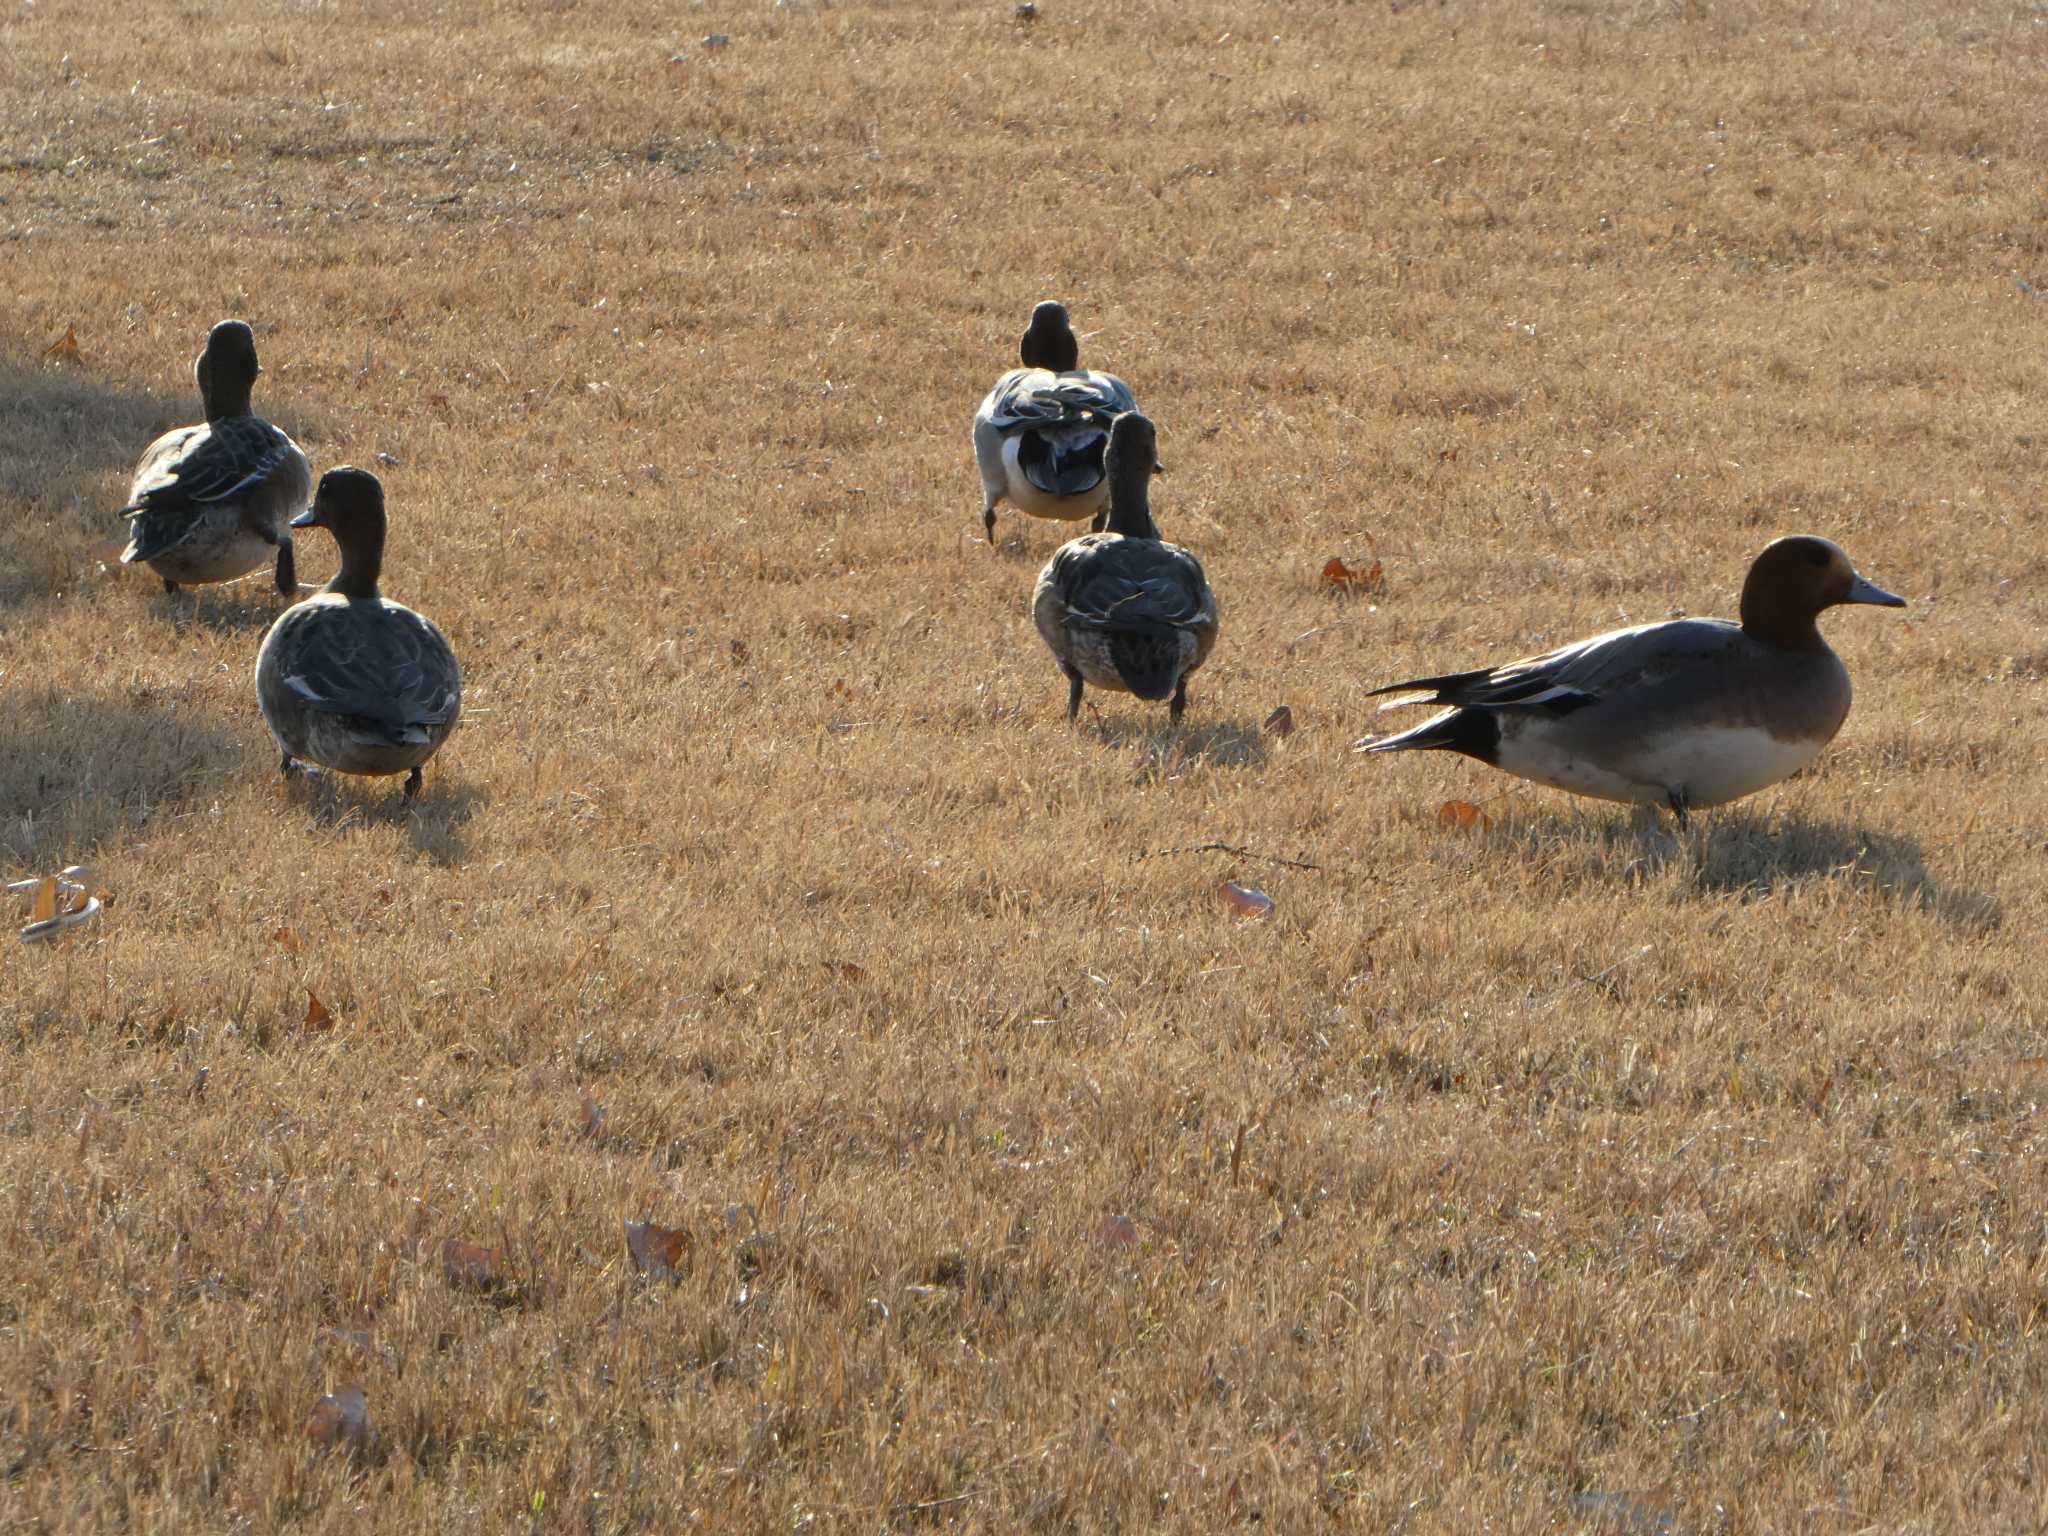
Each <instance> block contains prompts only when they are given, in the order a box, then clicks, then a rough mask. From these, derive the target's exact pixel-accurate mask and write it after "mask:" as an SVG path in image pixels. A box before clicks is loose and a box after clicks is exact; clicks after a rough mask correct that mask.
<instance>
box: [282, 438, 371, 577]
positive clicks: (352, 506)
mask: <svg viewBox="0 0 2048 1536" xmlns="http://www.w3.org/2000/svg"><path fill="white" fill-rule="evenodd" d="M292 526H293V527H294V528H325V529H326V530H328V532H330V533H332V534H333V535H334V542H335V543H336V544H337V545H339V546H340V547H341V574H340V575H338V576H336V577H335V578H334V580H333V581H331V582H329V583H328V584H327V590H328V591H330V592H340V593H343V594H345V595H347V596H350V597H375V596H376V595H377V575H378V572H379V571H380V570H381V569H382V567H383V564H384V527H385V524H384V486H383V483H382V482H381V481H379V480H378V478H377V477H376V476H375V475H373V474H371V473H370V472H369V471H368V470H367V469H357V468H356V467H355V466H354V465H353V464H344V465H341V466H340V467H339V468H337V469H330V470H329V471H327V473H326V474H324V475H322V476H321V477H320V488H319V489H318V490H316V491H315V492H314V493H313V505H312V506H310V507H308V508H307V509H306V510H305V511H303V512H301V513H300V514H299V515H298V516H297V517H295V518H293V519H292Z"/></svg>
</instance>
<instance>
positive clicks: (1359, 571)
mask: <svg viewBox="0 0 2048 1536" xmlns="http://www.w3.org/2000/svg"><path fill="white" fill-rule="evenodd" d="M1386 584H1387V573H1386V569H1385V568H1384V567H1383V566H1382V565H1381V564H1380V562H1379V560H1378V558H1377V557H1375V558H1374V560H1373V562H1372V564H1371V565H1361V566H1351V565H1346V564H1345V563H1344V557H1343V556H1342V555H1332V556H1331V557H1330V559H1329V561H1328V563H1327V564H1325V565H1324V566H1323V585H1324V586H1326V587H1328V588H1329V589H1330V590H1331V591H1333V592H1353V593H1357V592H1379V591H1382V590H1384V589H1385V587H1386Z"/></svg>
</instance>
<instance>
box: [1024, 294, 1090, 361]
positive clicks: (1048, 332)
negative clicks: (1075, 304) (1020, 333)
mask: <svg viewBox="0 0 2048 1536" xmlns="http://www.w3.org/2000/svg"><path fill="white" fill-rule="evenodd" d="M1017 355H1018V357H1019V358H1021V359H1022V360H1023V363H1024V366H1025V367H1026V368H1050V369H1051V370H1052V371H1053V372H1054V373H1071V372H1073V371H1074V369H1076V368H1078V367H1080V366H1081V343H1080V342H1078V341H1076V340H1075V339H1074V328H1073V326H1072V325H1070V324H1068V323H1067V306H1066V305H1064V304H1057V303H1055V302H1053V301H1052V300H1051V299H1047V300H1046V301H1045V302H1044V303H1042V304H1040V305H1039V306H1038V307H1037V308H1036V309H1034V310H1032V311H1031V328H1030V329H1029V330H1027V331H1026V332H1025V333H1024V340H1023V341H1022V342H1021V343H1020V344H1019V345H1018V348H1017Z"/></svg>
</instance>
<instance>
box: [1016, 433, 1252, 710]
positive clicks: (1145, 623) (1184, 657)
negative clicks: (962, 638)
mask: <svg viewBox="0 0 2048 1536" xmlns="http://www.w3.org/2000/svg"><path fill="white" fill-rule="evenodd" d="M1156 441H1157V438H1156V434H1155V433H1154V431H1153V428H1152V423H1151V422H1149V421H1147V420H1146V419H1145V418H1144V417H1143V416H1140V415H1137V414H1136V413H1135V412H1133V413H1131V414H1129V415H1125V416H1120V417H1118V418H1117V422H1116V425H1115V427H1114V428H1113V429H1112V431H1111V435H1110V441H1109V451H1108V477H1109V485H1110V497H1109V530H1108V531H1107V532H1105V533H1084V534H1083V535H1081V537H1080V538H1078V539H1073V540H1071V541H1069V542H1068V543H1066V544H1063V545H1061V546H1060V548H1059V549H1058V550H1057V551H1056V552H1055V553H1054V554H1053V557H1052V559H1051V560H1049V561H1047V562H1046V566H1045V569H1044V570H1043V571H1042V572H1040V574H1039V577H1038V586H1037V589H1036V591H1034V592H1033V594H1032V599H1031V618H1032V622H1033V624H1034V625H1036V627H1037V629H1038V633H1039V634H1040V636H1041V637H1043V638H1044V640H1045V643H1046V645H1047V647H1048V648H1050V649H1051V651H1052V654H1053V658H1054V659H1055V660H1056V661H1058V662H1059V664H1060V670H1061V671H1062V672H1063V673H1065V674H1066V678H1067V682H1068V684H1069V689H1068V695H1067V718H1068V719H1069V720H1072V719H1073V718H1074V716H1075V715H1076V714H1077V713H1078V712H1079V710H1080V708H1081V688H1082V685H1083V684H1084V683H1093V684H1095V686H1096V687H1098V688H1112V689H1115V690H1117V691H1119V692H1122V693H1129V694H1134V695H1135V696H1137V697H1138V698H1141V699H1171V700H1172V701H1173V706H1172V716H1173V718H1174V719H1175V720H1178V719H1180V716H1181V711H1182V710H1184V709H1185V708H1186V707H1187V680H1188V677H1189V675H1190V674H1191V673H1193V672H1194V670H1195V669H1196V668H1197V667H1199V666H1201V665H1202V663H1203V662H1205V661H1207V660H1208V659H1209V652H1210V651H1211V650H1212V649H1214V647H1215V644H1216V633H1217V629H1218V625H1219V622H1220V610H1219V609H1218V606H1217V602H1216V594H1215V593H1214V592H1213V591H1211V590H1210V588H1209V580H1208V577H1207V576H1206V575H1204V574H1203V571H1202V563H1201V561H1199V560H1197V559H1196V558H1195V557H1194V556H1193V555H1192V554H1190V553H1189V552H1188V551H1187V550H1185V549H1182V548H1181V547H1180V546H1179V545H1178V544H1168V543H1166V542H1164V541H1163V540H1162V539H1161V538H1160V537H1159V527H1158V525H1157V524H1156V523H1155V522H1153V520H1152V508H1151V505H1150V501H1149V498H1148V495H1147V491H1148V486H1149V482H1150V479H1151V475H1152V466H1153V462H1154V457H1153V456H1154V453H1155V444H1156Z"/></svg>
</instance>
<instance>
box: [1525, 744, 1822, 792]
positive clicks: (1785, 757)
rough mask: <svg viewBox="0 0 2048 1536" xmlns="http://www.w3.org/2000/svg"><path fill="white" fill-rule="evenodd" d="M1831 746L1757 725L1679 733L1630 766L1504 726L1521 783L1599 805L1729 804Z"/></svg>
mask: <svg viewBox="0 0 2048 1536" xmlns="http://www.w3.org/2000/svg"><path fill="white" fill-rule="evenodd" d="M1825 745H1827V743H1826V742H1824V741H1818V740H1812V739H1800V738H1792V739H1787V738H1784V737H1779V736H1773V735H1772V734H1771V733H1770V732H1769V731H1765V730H1761V729H1758V728H1756V727H1754V726H1744V727H1726V728H1716V729H1700V730H1690V731H1681V732H1672V733H1669V734H1666V735H1663V736H1661V737H1659V738H1658V739H1656V740H1655V741H1653V742H1649V743H1646V744H1644V745H1643V746H1641V747H1638V748H1637V749H1636V750H1635V751H1633V752H1631V753H1630V754H1629V755H1628V757H1627V758H1626V760H1624V761H1608V762H1601V761H1596V760H1594V759H1593V758H1592V757H1590V756H1588V755H1587V754H1584V753H1581V752H1578V751H1574V750H1573V749H1572V748H1571V747H1569V746H1567V745H1566V744H1564V743H1562V742H1560V741H1558V740H1557V739H1556V738H1555V737H1554V736H1553V735H1552V734H1550V733H1548V732H1544V731H1541V730H1529V729H1524V730H1521V731H1515V730H1513V729H1512V728H1509V729H1504V730H1503V732H1502V735H1501V744H1500V766H1501V767H1502V768H1503V769H1504V770H1506V771H1507V772H1509V773H1512V774H1515V775H1517V776H1518V777H1520V778H1525V779H1533V780H1534V781H1535V782H1536V783H1538V784H1548V785H1550V786H1551V787H1552V788H1553V789H1563V790H1569V791H1570V792H1571V793H1572V794H1575V795H1589V796H1591V797H1593V798H1594V799H1598V800H1620V801H1623V802H1626V803H1629V804H1635V805H1663V804H1666V803H1667V802H1668V801H1669V799H1670V798H1671V796H1672V795H1673V794H1674V793H1676V794H1677V796H1678V797H1679V799H1680V800H1681V801H1682V802H1683V803H1684V804H1686V805H1688V806H1710V805H1726V804H1727V803H1728V802H1729V801H1731V800H1740V799H1741V798H1742V797H1743V796H1744V795H1753V794H1755V793H1756V792H1757V791H1758V790H1760V789H1766V788H1768V787H1769V786H1771V785H1773V784H1776V783H1778V782H1779V781H1780V780H1783V779H1789V778H1790V777H1791V776H1792V775H1793V774H1795V773H1797V772H1799V770H1800V769H1802V768H1804V767H1806V766H1807V764H1809V763H1811V762H1812V761H1813V760H1814V759H1815V758H1816V757H1818V756H1819V755H1820V750H1821V748H1822V747H1824V746H1825Z"/></svg>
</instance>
